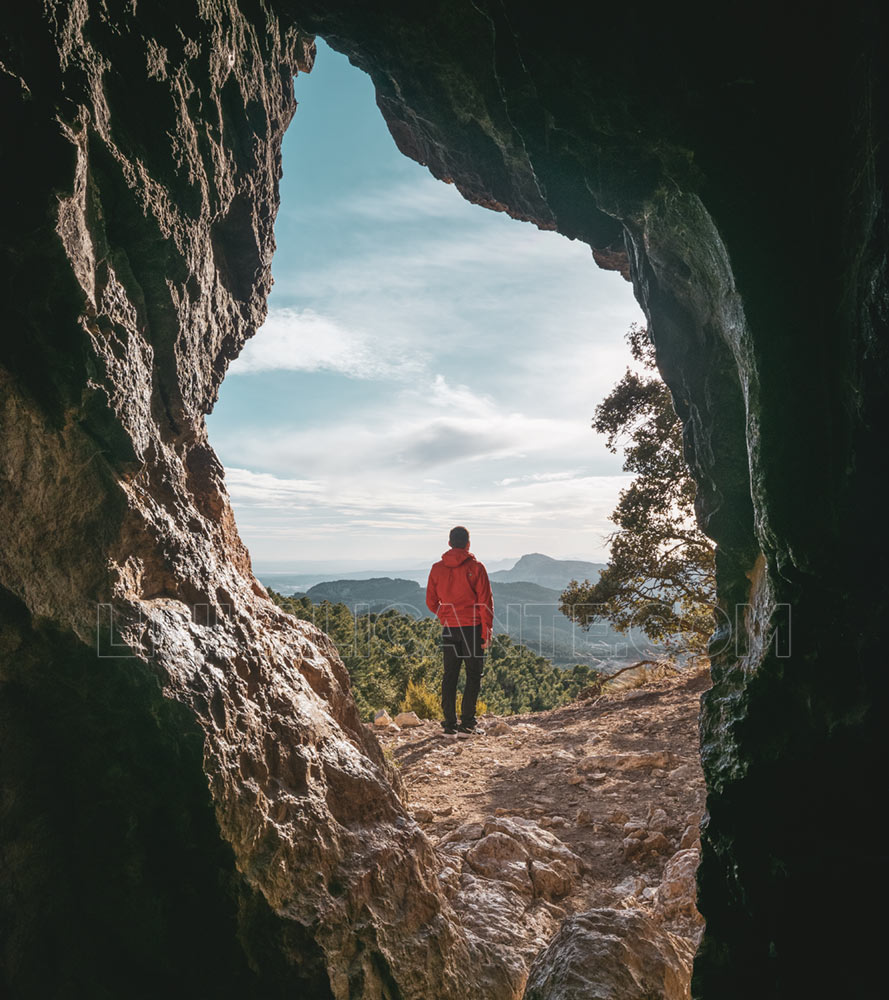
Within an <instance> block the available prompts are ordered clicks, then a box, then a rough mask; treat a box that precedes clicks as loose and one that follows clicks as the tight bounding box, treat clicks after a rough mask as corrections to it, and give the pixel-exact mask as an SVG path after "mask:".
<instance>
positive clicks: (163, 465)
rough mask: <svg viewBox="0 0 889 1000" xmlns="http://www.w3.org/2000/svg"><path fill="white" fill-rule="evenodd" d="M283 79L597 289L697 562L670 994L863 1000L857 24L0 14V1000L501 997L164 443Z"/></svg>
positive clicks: (865, 690) (272, 145)
mask: <svg viewBox="0 0 889 1000" xmlns="http://www.w3.org/2000/svg"><path fill="white" fill-rule="evenodd" d="M315 34H320V35H323V37H324V38H325V39H326V40H327V41H328V42H329V43H330V44H331V45H332V46H334V47H335V48H338V49H340V50H341V51H343V52H346V53H347V54H348V55H349V56H350V58H352V60H353V61H354V62H355V63H356V64H358V65H359V66H361V67H362V68H364V69H365V70H367V71H368V72H369V73H370V74H371V76H372V78H373V81H374V84H375V86H376V88H377V101H378V104H379V106H380V108H381V110H382V112H383V114H384V116H385V117H386V120H387V122H388V124H389V127H390V130H391V131H392V134H393V136H394V137H395V140H396V142H397V143H398V145H399V147H400V148H401V149H402V151H403V152H405V153H406V154H407V155H408V156H411V157H414V158H415V159H417V160H419V161H420V162H422V163H425V164H427V165H428V167H429V169H430V170H431V171H432V172H433V173H434V174H435V175H436V176H437V177H440V178H442V179H444V180H448V181H451V182H453V183H454V184H456V185H457V186H458V187H459V189H460V190H461V191H462V192H463V194H464V195H465V196H466V197H467V198H470V199H471V200H473V201H476V202H479V203H480V204H483V205H486V206H488V207H490V208H492V209H496V210H505V211H507V212H509V213H510V214H512V215H515V216H516V217H518V218H522V219H527V220H530V221H532V222H534V223H536V224H537V225H539V226H541V227H545V228H552V229H557V230H559V231H560V232H562V233H564V234H566V235H567V236H571V237H575V238H578V239H582V240H585V241H587V242H588V243H589V244H590V246H591V247H592V248H593V256H594V257H595V259H596V260H597V261H598V262H599V264H600V265H601V266H604V267H611V268H617V269H620V270H623V271H625V273H627V274H628V275H629V276H630V277H631V278H632V282H633V289H634V291H635V294H636V296H637V298H638V299H639V301H640V303H641V304H642V307H643V309H644V310H645V313H646V315H647V317H648V320H649V324H650V329H651V332H652V335H653V338H654V341H655V344H656V347H657V352H658V360H659V365H660V368H661V371H662V373H663V376H664V378H665V379H666V380H667V383H668V384H669V386H670V388H671V390H672V393H673V396H674V400H675V404H676V408H677V411H678V412H679V413H680V415H681V417H682V419H683V421H684V426H685V435H686V443H687V454H688V459H689V462H690V464H691V467H692V469H693V471H694V474H695V477H696V479H697V481H698V484H699V516H700V520H701V523H702V525H703V526H704V527H705V529H706V530H707V531H708V533H709V534H710V535H711V536H712V537H713V538H714V539H716V541H717V542H718V546H719V548H718V574H719V592H720V601H721V608H722V614H721V617H720V620H721V622H722V625H721V626H720V629H719V631H718V632H717V633H716V635H715V637H714V660H713V678H714V686H713V689H712V691H711V692H710V693H709V694H708V695H707V696H706V697H705V701H704V704H703V735H702V754H703V760H704V765H705V770H706V775H707V781H708V787H709V803H708V805H709V819H708V821H707V826H706V830H705V836H704V858H703V862H702V866H701V869H700V871H699V896H700V908H701V910H702V912H703V913H704V916H705V917H706V919H707V930H706V933H705V936H704V939H703V943H702V946H701V950H700V952H699V955H698V958H697V961H696V966H695V976H694V987H693V989H694V993H695V996H697V997H701V998H706V1000H710V998H717V997H718V998H720V1000H724V998H727V997H735V996H738V997H741V996H743V997H750V996H768V997H788V996H798V995H807V996H810V997H814V996H833V995H841V994H842V995H865V993H866V992H867V989H866V987H867V988H869V986H870V984H871V983H872V980H876V979H877V977H878V974H879V968H880V966H881V955H880V951H879V947H880V943H881V942H880V938H881V927H880V925H879V923H878V922H875V921H873V920H872V919H868V918H866V917H864V916H863V914H865V913H866V912H867V911H868V904H869V903H870V902H871V901H872V900H873V899H877V900H882V899H884V898H885V895H886V874H887V871H886V870H887V860H886V854H885V849H884V847H883V845H882V838H881V836H880V830H881V826H880V822H879V813H878V811H877V810H878V808H879V806H880V805H881V804H882V803H881V801H880V799H881V797H882V769H883V765H884V764H885V761H886V760H887V753H886V750H887V737H886V733H887V700H889V699H887V670H886V664H885V652H884V643H883V641H882V636H881V630H882V627H883V623H884V622H885V621H886V620H887V615H886V611H887V584H886V574H885V565H886V554H887V548H889V546H887V523H889V522H887V518H886V516H885V510H884V508H885V500H884V492H883V491H884V489H885V486H884V484H885V482H886V480H887V478H889V477H887V476H886V475H885V473H886V472H887V469H886V465H887V447H886V432H887V425H889V419H887V417H889V415H887V392H886V384H887V383H886V379H887V329H886V327H887V317H889V294H887V275H886V261H887V227H886V206H885V195H886V181H887V169H886V167H887V163H886V123H887V121H889V114H887V110H889V109H887V77H886V15H885V13H884V12H883V9H882V5H880V4H877V3H867V2H862V0H853V2H851V3H850V4H847V5H845V6H841V5H836V4H835V5H818V4H814V5H813V4H809V5H801V4H791V3H777V4H776V3H769V4H767V3H762V2H751V3H748V4H745V5H731V6H729V5H725V6H724V7H722V8H720V7H717V6H714V5H713V4H703V3H689V2H686V3H678V4H672V5H669V4H649V3H641V2H632V0H631V2H625V3H623V4H587V5H579V4H576V3H566V2H561V0H553V2H550V3H547V4H544V5H541V4H533V3H530V2H524V0H450V2H439V0H430V2H429V3H426V4H423V5H418V4H410V3H406V2H399V0H380V2H377V3H375V4H367V3H362V2H358V0H355V2H345V0H342V2H341V0H329V2H323V0H318V2H305V3H303V2H300V0H241V2H236V0H182V2H181V3H177V4H175V5H171V4H164V3H161V2H157V0H45V2H43V3H42V4H19V5H17V6H16V7H14V8H7V9H6V10H5V12H4V14H3V15H2V55H0V100H2V108H3V116H4V117H3V132H2V135H3V142H2V151H0V160H2V178H3V196H4V210H3V213H2V216H0V246H2V260H3V267H2V281H3V288H4V292H3V306H4V331H3V336H2V343H0V384H2V394H0V413H2V418H0V419H2V428H0V469H2V472H0V494H2V501H3V517H2V518H0V621H2V633H0V651H2V653H0V655H2V660H0V685H2V688H0V692H2V693H0V713H2V717H0V718H2V722H0V747H2V757H0V770H2V781H3V796H2V800H0V803H2V804H0V809H2V835H0V838H2V839H0V851H2V854H0V857H2V866H0V881H2V885H3V893H2V904H0V913H2V918H0V919H2V923H0V926H2V929H3V933H2V949H3V950H2V956H3V957H2V969H3V972H2V975H3V981H4V985H5V987H6V989H7V991H8V992H9V994H10V995H12V996H18V997H30V996H90V997H95V996H109V997H112V996H131V997H136V996H142V995H144V996H152V997H154V996H157V995H158V994H159V993H161V992H167V993H172V994H173V995H186V994H190V995H192V996H208V995H216V996H224V997H227V996H235V995H237V996H241V997H243V996H256V997H264V998H266V997H277V996H281V997H284V996H287V997H294V996H310V997H336V998H337V1000H339V998H346V997H356V998H357V997H361V998H365V997H366V998H371V997H373V998H377V997H388V998H395V997H404V998H418V1000H419V998H427V997H433V996H434V997H437V998H444V1000H447V998H455V1000H456V998H462V997H466V996H479V995H480V996H484V997H488V998H495V1000H499V998H501V997H502V998H506V997H510V998H511V997H518V996H520V995H521V981H520V976H519V974H518V972H517V971H516V967H515V965H514V964H513V963H511V960H510V958H509V954H508V949H506V950H504V949H503V948H502V947H499V946H498V945H497V944H496V943H492V942H491V941H488V940H485V939H484V938H483V937H479V936H478V935H477V934H473V933H470V932H469V931H468V930H467V929H466V927H465V926H464V924H463V922H462V921H461V917H460V914H459V913H458V912H456V911H455V909H454V907H453V906H452V905H451V903H450V902H449V901H448V899H447V898H446V897H445V895H444V894H443V892H442V890H441V886H440V884H439V881H438V878H437V874H436V863H437V862H436V860H435V856H434V852H433V850H432V848H431V845H430V844H429V842H428V841H427V840H426V838H425V836H424V834H423V833H422V831H421V830H420V829H419V827H418V826H417V825H416V823H414V822H413V821H412V820H411V819H410V817H409V816H408V814H407V813H406V810H405V807H404V804H403V801H402V797H401V794H402V789H401V787H400V783H399V779H398V776H397V774H396V773H395V772H394V771H393V770H392V769H391V768H390V767H389V765H388V764H387V763H386V761H385V760H384V758H383V756H382V754H381V751H380V749H379V746H378V744H377V742H376V740H375V738H374V737H373V736H372V735H369V734H368V733H367V732H366V731H365V729H364V727H363V726H362V724H361V722H360V720H359V718H358V715H357V713H356V710H355V707H354V704H353V702H352V699H351V697H350V695H349V690H348V678H347V676H346V674H345V671H344V669H343V667H342V664H341V663H340V661H339V659H338V657H337V655H336V652H335V650H334V649H333V647H332V645H331V644H330V642H329V641H328V640H327V639H326V637H325V636H324V635H323V634H321V633H320V632H318V631H317V630H315V629H314V628H312V627H311V626H309V625H307V624H306V623H295V622H294V621H293V620H291V619H289V618H288V617H287V616H285V615H283V614H282V613H280V612H279V611H278V610H277V609H276V608H275V607H274V606H273V605H272V604H271V603H270V602H269V601H268V599H267V598H266V596H265V594H264V592H263V590H262V588H261V586H260V585H259V584H258V583H257V582H256V581H255V580H254V579H253V577H252V574H251V571H250V563H249V558H248V555H247V553H246V551H245V549H244V547H243V545H242V544H241V542H240V540H239V538H238V535H237V530H236V528H235V525H234V522H233V518H232V514H231V509H230V507H229V504H228V500H227V496H226V492H225V486H224V483H223V478H222V470H221V467H220V465H219V462H218V461H217V459H216V457H215V456H214V454H213V451H212V449H211V448H210V446H209V445H208V443H207V437H206V431H205V428H204V415H205V413H206V412H208V410H209V409H210V408H211V407H212V405H213V402H214V400H215V398H216V393H217V391H218V387H219V384H220V382H221V380H222V378H223V376H224V374H225V370H226V366H227V364H228V362H229V361H230V360H231V359H232V358H233V357H235V356H236V355H237V353H238V351H239V350H240V348H241V347H242V346H243V344H244V342H245V340H246V339H247V338H248V337H249V336H251V335H252V334H253V332H254V331H255V330H256V328H257V326H258V325H259V324H260V323H261V322H262V318H263V315H264V311H265V298H266V295H267V293H268V290H269V283H270V262H271V257H272V252H273V249H274V243H273V235H272V225H273V222H274V218H275V213H276V210H277V207H278V194H277V181H278V177H279V173H280V145H281V138H282V135H283V132H284V130H285V128H286V127H287V125H288V123H289V121H290V119H291V116H292V115H293V112H294V108H295V104H294V100H293V89H292V77H293V75H294V74H295V73H297V72H304V71H307V70H309V69H310V66H311V62H312V58H313V46H312V39H313V36H314V35H315ZM591 266H592V262H591ZM556 346H558V345H556ZM565 349H566V350H567V349H570V337H569V336H568V335H567V332H566V343H565ZM498 949H499V950H498Z"/></svg>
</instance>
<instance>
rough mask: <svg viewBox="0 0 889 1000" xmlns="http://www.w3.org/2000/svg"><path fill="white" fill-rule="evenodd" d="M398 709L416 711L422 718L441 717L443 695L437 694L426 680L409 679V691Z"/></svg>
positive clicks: (400, 710)
mask: <svg viewBox="0 0 889 1000" xmlns="http://www.w3.org/2000/svg"><path fill="white" fill-rule="evenodd" d="M398 710H399V712H416V713H417V715H419V717H420V718H421V719H438V718H440V717H441V696H440V695H437V694H436V693H435V692H434V691H433V690H432V688H431V687H429V685H428V684H427V683H426V681H425V680H422V681H408V682H407V691H406V692H405V695H404V698H402V700H401V704H400V705H399V706H398Z"/></svg>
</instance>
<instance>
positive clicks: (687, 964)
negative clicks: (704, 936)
mask: <svg viewBox="0 0 889 1000" xmlns="http://www.w3.org/2000/svg"><path fill="white" fill-rule="evenodd" d="M691 959H692V952H691V948H690V947H689V945H688V943H687V942H684V941H681V940H680V939H679V938H677V937H675V936H674V935H672V934H670V933H669V932H668V931H664V930H663V929H662V928H660V927H659V926H658V925H657V924H656V923H655V922H654V921H652V920H651V919H650V918H649V917H646V916H645V915H644V914H642V913H640V912H638V911H637V910H611V909H607V908H603V909H598V910H590V911H589V912H588V913H581V914H578V915H576V916H573V917H571V918H569V919H568V920H566V921H565V923H564V924H563V925H562V927H561V928H560V930H559V933H558V934H557V935H556V936H555V937H554V938H553V940H552V941H551V942H550V944H549V946H548V947H547V948H546V950H545V951H542V952H541V953H540V955H538V957H537V960H536V961H535V963H534V965H533V966H532V967H531V972H530V975H529V976H528V987H527V989H526V991H525V1000H590V998H595V1000H600V998H601V1000H685V998H686V997H687V996H688V984H689V980H690V978H691Z"/></svg>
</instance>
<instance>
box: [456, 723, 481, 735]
mask: <svg viewBox="0 0 889 1000" xmlns="http://www.w3.org/2000/svg"><path fill="white" fill-rule="evenodd" d="M457 732H458V733H468V734H469V735H470V736H480V735H481V734H482V733H483V732H484V729H479V727H478V726H464V725H463V723H462V722H461V723H460V724H459V725H458V726H457Z"/></svg>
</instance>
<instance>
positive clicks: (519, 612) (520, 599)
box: [293, 556, 652, 671]
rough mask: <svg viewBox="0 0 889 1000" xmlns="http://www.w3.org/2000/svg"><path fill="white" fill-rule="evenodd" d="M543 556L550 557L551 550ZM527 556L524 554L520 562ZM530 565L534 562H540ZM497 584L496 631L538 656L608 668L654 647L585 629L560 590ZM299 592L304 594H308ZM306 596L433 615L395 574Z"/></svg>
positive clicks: (358, 610)
mask: <svg viewBox="0 0 889 1000" xmlns="http://www.w3.org/2000/svg"><path fill="white" fill-rule="evenodd" d="M533 558H534V557H529V556H525V557H523V559H533ZM541 558H543V559H548V557H547V556H543V557H541ZM548 561H549V562H551V563H556V564H559V565H569V566H587V567H589V566H595V565H596V564H595V563H580V562H570V561H568V560H561V561H560V560H555V559H552V560H548ZM521 562H522V560H521V559H520V560H519V563H517V564H516V566H518V565H519V564H520V563H521ZM526 565H527V564H526ZM530 565H531V566H532V568H533V565H534V564H533V563H531V564H530ZM509 572H512V571H509ZM494 575H495V574H492V576H494ZM491 590H492V591H493V594H494V631H495V633H504V634H506V635H508V636H509V637H510V639H512V641H513V642H515V643H518V644H520V645H523V646H526V647H527V648H528V649H530V650H532V651H533V652H534V653H536V654H537V655H538V656H545V657H546V658H547V659H548V660H551V661H552V662H553V663H555V664H557V665H560V666H567V665H572V664H575V663H589V664H591V665H599V666H601V667H602V668H603V669H605V670H606V671H607V670H609V669H610V668H609V667H608V663H609V662H610V661H617V662H618V663H619V664H622V663H623V662H625V661H626V659H627V657H630V658H634V659H638V658H639V657H640V656H646V655H649V653H650V652H651V651H652V647H651V643H650V642H648V640H647V639H646V638H645V636H644V635H642V633H640V632H636V631H633V632H631V633H630V634H629V636H627V635H622V634H621V633H619V632H615V631H614V630H612V629H610V628H608V627H607V625H604V624H603V625H597V626H596V627H595V628H594V629H593V630H591V631H589V632H584V631H583V630H582V629H581V628H580V627H579V626H578V625H576V624H575V623H574V622H572V621H571V620H570V619H568V618H566V617H565V615H563V614H562V613H561V612H560V611H559V596H560V594H561V591H560V590H555V589H552V588H550V587H545V586H542V585H540V584H538V583H534V582H528V581H519V580H516V581H514V582H499V581H498V580H492V582H491ZM293 596H294V597H295V598H299V597H301V596H303V595H302V594H294V595H293ZM304 596H305V597H307V598H308V599H309V600H310V601H311V602H312V603H313V604H322V603H323V602H324V601H329V602H330V603H331V604H345V605H346V607H348V608H349V610H350V611H351V612H352V613H353V614H355V615H361V614H367V613H372V614H378V613H380V612H382V611H388V610H390V609H395V610H397V611H400V612H402V613H404V614H407V615H410V616H412V617H414V618H417V619H423V618H432V617H433V615H432V613H431V612H430V611H429V609H428V608H427V607H426V591H425V588H424V587H422V586H420V584H418V583H416V582H415V581H414V580H402V579H397V578H391V577H377V578H375V579H372V580H330V581H327V582H325V583H319V584H317V585H316V586H314V587H310V588H309V590H307V591H306V593H305V595H304Z"/></svg>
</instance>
